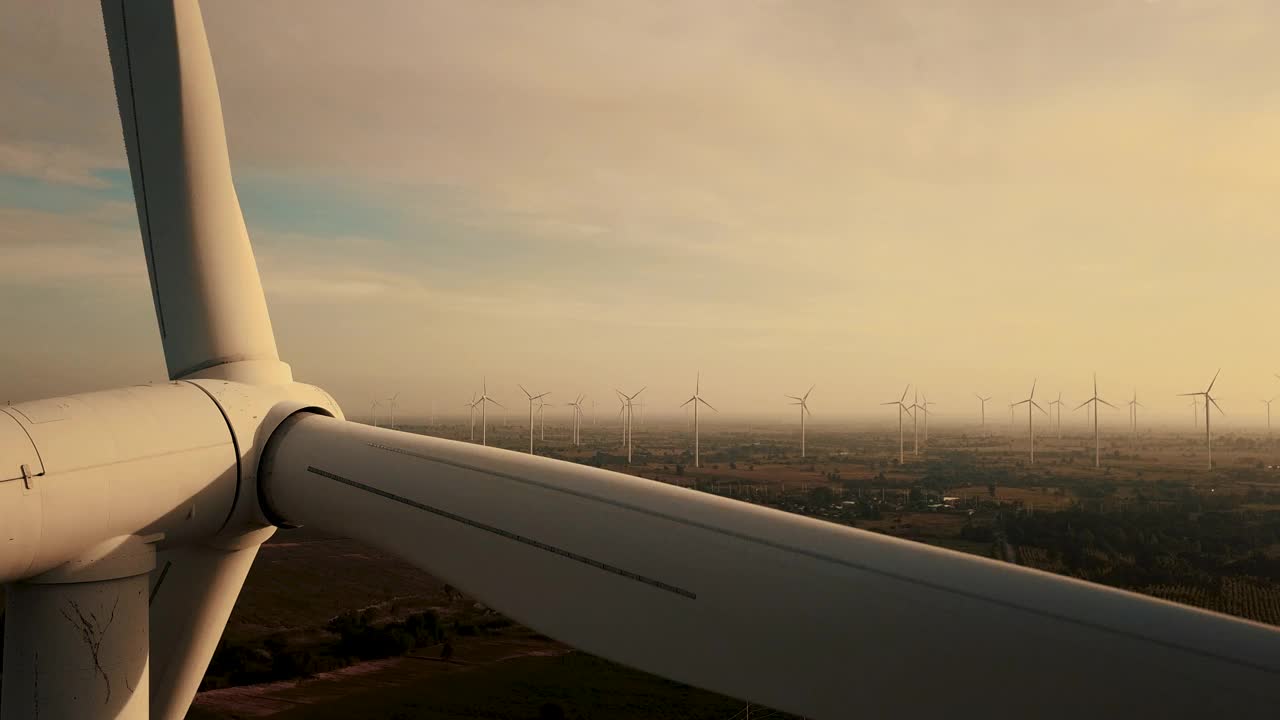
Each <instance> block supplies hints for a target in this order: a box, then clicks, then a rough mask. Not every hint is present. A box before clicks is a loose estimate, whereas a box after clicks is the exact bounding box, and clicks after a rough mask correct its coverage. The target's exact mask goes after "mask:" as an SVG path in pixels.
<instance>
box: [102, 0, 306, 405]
mask: <svg viewBox="0 0 1280 720" xmlns="http://www.w3.org/2000/svg"><path fill="white" fill-rule="evenodd" d="M102 13H103V22H104V25H105V29H106V35H107V47H108V50H109V52H110V56H111V69H112V74H113V76H114V80H115V88H116V105H117V108H118V110H119V115H120V123H121V126H122V128H123V130H124V141H125V152H126V155H127V156H128V160H129V173H130V176H131V178H132V181H133V196H134V200H135V205H136V207H137V211H138V224H139V226H140V229H141V233H142V246H143V250H144V251H145V254H146V259H147V273H148V274H149V275H150V277H151V293H152V300H153V301H154V303H155V311H156V322H157V324H158V325H159V329H160V342H161V344H162V345H163V347H164V357H165V364H166V365H167V366H168V371H169V378H170V379H171V380H177V379H178V378H182V377H187V376H190V375H192V374H195V373H197V372H198V373H200V375H201V376H202V377H220V375H219V373H218V371H217V370H211V368H215V367H217V366H219V365H223V364H229V363H232V362H239V361H258V362H262V363H264V364H268V363H276V364H278V370H277V372H278V373H280V374H282V375H283V377H282V378H281V381H283V382H289V381H290V380H291V379H292V378H291V377H290V374H289V372H288V366H285V365H283V364H279V360H280V356H279V354H278V353H277V350H276V340H275V335H274V333H273V332H272V330H271V318H270V317H269V316H268V314H267V303H266V298H265V296H264V295H263V292H262V282H261V280H260V278H259V277H258V266H257V262H256V261H255V260H254V257H253V248H252V246H251V245H250V244H249V233H248V231H247V230H246V229H245V224H244V216H243V215H242V214H241V212H240V201H239V199H237V197H236V190H235V186H234V185H233V184H232V179H231V164H230V160H229V158H228V155H227V140H226V133H225V131H224V129H223V122H222V103H221V101H220V99H219V98H218V85H217V81H216V79H215V77H214V69H213V60H212V58H211V57H210V54H209V42H208V39H207V37H206V36H205V30H204V22H203V20H202V18H201V16H200V7H199V6H198V5H197V4H196V3H195V2H162V3H103V5H102ZM144 150H145V152H144Z"/></svg>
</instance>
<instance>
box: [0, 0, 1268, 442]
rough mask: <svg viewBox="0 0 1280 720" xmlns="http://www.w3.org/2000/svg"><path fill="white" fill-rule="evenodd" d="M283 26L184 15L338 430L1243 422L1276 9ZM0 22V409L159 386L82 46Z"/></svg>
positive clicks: (587, 15) (282, 16)
mask: <svg viewBox="0 0 1280 720" xmlns="http://www.w3.org/2000/svg"><path fill="white" fill-rule="evenodd" d="M300 7H302V4H300V3H296V2H284V1H283V0H281V1H277V2H250V1H248V0H219V1H218V2H206V3H205V7H204V15H205V22H206V25H207V30H208V35H209V41H210V44H211V47H212V51H213V55H214V64H215V67H216V71H217V73H218V82H219V86H220V89H221V92H222V99H223V110H224V114H225V119H226V126H227V133H228V142H229V146H230V152H231V160H232V166H233V172H234V174H235V180H236V187H237V191H238V193H239V196H240V199H241V204H242V206H243V209H244V213H245V217H246V221H247V224H248V227H249V231H250V235H251V237H252V239H253V242H254V247H255V251H256V253H257V258H258V264H259V267H260V271H261V274H262V280H263V285H264V287H265V290H266V294H267V301H268V305H269V308H270V312H271V317H272V321H273V324H274V327H275V332H276V337H277V341H278V344H279V347H280V352H281V356H282V359H284V360H285V361H286V362H288V363H290V364H291V365H292V367H293V369H294V375H295V377H296V378H297V379H298V380H300V381H303V382H309V383H313V384H317V385H320V386H322V387H324V388H326V389H328V390H329V391H330V392H332V394H333V395H334V396H335V397H336V398H337V400H338V401H339V403H340V404H342V405H343V407H344V408H345V410H346V412H347V414H348V415H349V416H352V417H359V416H362V415H366V414H367V413H368V407H369V403H370V401H371V399H372V398H374V397H386V396H389V395H391V394H392V393H394V392H400V393H401V399H400V410H399V412H400V413H402V414H406V415H412V414H421V413H426V412H428V410H429V409H430V407H431V406H432V403H434V405H435V407H436V411H437V413H438V414H441V415H444V414H446V413H451V412H454V413H460V412H464V411H463V410H462V404H463V403H464V402H465V401H467V400H469V399H470V398H471V395H472V392H473V391H475V390H478V389H479V388H480V386H481V383H482V382H484V381H486V380H487V383H488V386H489V388H490V390H491V393H490V394H492V395H494V396H496V397H497V398H498V399H500V400H502V401H503V402H504V403H506V404H507V405H508V406H509V407H512V408H513V415H514V416H519V415H520V414H521V413H522V412H523V410H521V408H523V406H524V405H523V403H524V401H523V396H522V395H521V394H520V391H519V389H518V388H517V387H516V383H523V384H524V385H525V386H526V387H528V388H529V389H530V390H533V391H535V392H542V391H546V390H550V391H551V392H552V393H553V395H552V396H551V397H550V398H549V399H550V400H552V401H559V402H566V401H568V400H570V399H571V398H572V397H574V396H576V395H577V394H578V393H587V394H588V396H589V397H591V398H594V399H596V400H598V402H599V403H600V407H601V408H610V414H612V412H614V411H616V404H617V403H616V401H615V400H614V399H613V389H614V388H621V389H623V390H626V391H627V392H633V391H635V390H637V389H639V388H640V387H641V386H646V385H647V386H648V389H647V390H646V391H645V397H647V398H648V402H649V412H650V413H655V414H660V413H662V412H664V411H665V412H671V413H673V414H674V413H676V412H678V411H677V410H676V406H677V405H678V404H679V403H680V402H682V401H683V400H684V399H685V398H687V397H688V396H689V395H690V394H691V392H692V390H693V384H694V379H695V375H696V374H697V373H699V372H701V374H702V388H703V392H704V395H705V397H706V398H707V399H708V400H710V401H711V402H712V403H713V404H715V405H716V407H717V408H718V409H720V410H721V417H723V418H730V417H734V416H743V415H747V414H750V415H756V416H760V417H768V418H777V419H779V420H793V419H794V418H793V417H792V416H793V414H794V413H793V410H794V409H793V408H791V407H788V406H787V405H786V402H787V401H786V400H785V398H783V394H799V393H802V392H804V391H805V390H806V389H807V388H808V387H809V386H810V385H816V386H817V389H815V390H814V394H813V396H812V400H811V407H812V410H813V412H814V421H815V422H819V423H820V422H836V421H840V420H843V419H846V418H849V417H851V416H862V417H865V418H868V419H872V420H879V419H881V418H882V419H883V421H884V422H885V423H886V424H891V423H895V422H896V416H895V415H894V414H893V412H892V409H891V408H882V407H880V406H879V405H878V404H877V403H880V402H884V401H889V400H895V399H897V397H898V395H899V394H900V393H901V392H902V388H903V387H904V386H905V385H907V384H908V383H910V384H912V385H913V387H919V388H922V389H923V390H924V391H925V392H927V393H928V396H929V399H930V400H931V401H933V402H936V403H938V404H937V406H936V407H935V412H936V415H935V419H936V421H938V422H945V421H948V420H955V421H966V422H967V421H971V420H972V419H973V418H974V417H976V415H977V401H976V400H975V399H974V398H973V395H972V394H973V393H974V392H981V393H982V394H984V395H991V396H993V397H994V398H995V400H993V403H995V405H997V406H999V407H1000V408H1003V407H1004V405H1005V404H1007V402H1008V401H1009V400H1011V399H1022V398H1024V397H1026V395H1027V392H1028V390H1029V388H1030V385H1031V384H1032V381H1033V380H1035V379H1038V381H1039V385H1038V388H1039V389H1038V391H1037V398H1038V399H1043V400H1048V399H1050V398H1052V397H1056V395H1057V393H1058V392H1059V391H1061V392H1062V393H1063V397H1064V399H1065V400H1066V401H1067V402H1068V403H1069V404H1070V405H1071V406H1073V407H1074V405H1075V404H1077V403H1078V402H1080V401H1082V400H1084V399H1085V398H1087V397H1088V395H1089V390H1090V387H1089V384H1090V382H1091V373H1093V372H1095V371H1096V372H1097V373H1098V379H1099V386H1100V390H1101V394H1102V395H1103V396H1104V397H1106V398H1107V399H1109V400H1111V401H1112V402H1113V403H1116V404H1117V405H1120V404H1122V403H1123V402H1124V401H1127V400H1128V399H1129V396H1130V395H1131V394H1132V393H1133V392H1134V391H1135V390H1136V392H1137V393H1138V397H1139V399H1140V400H1142V401H1143V402H1144V404H1145V405H1146V406H1147V408H1148V410H1149V412H1150V414H1151V417H1153V418H1166V419H1168V420H1169V421H1171V422H1182V421H1184V420H1185V421H1186V422H1185V423H1184V424H1187V425H1190V422H1189V418H1187V417H1186V416H1187V415H1188V414H1189V413H1190V410H1189V409H1187V408H1186V406H1185V401H1186V399H1185V398H1177V397H1174V396H1173V395H1174V394H1175V393H1179V392H1191V391H1197V390H1201V389H1203V387H1204V386H1205V385H1207V384H1208V382H1209V379H1210V377H1212V375H1213V373H1214V372H1215V371H1216V370H1217V369H1218V368H1219V367H1221V368H1222V376H1221V378H1220V379H1219V380H1218V385H1217V387H1216V388H1215V390H1217V391H1218V396H1219V401H1220V402H1221V403H1222V405H1223V407H1224V409H1225V410H1226V411H1227V416H1226V418H1224V419H1223V422H1225V423H1227V424H1228V426H1231V425H1239V426H1245V425H1249V424H1257V423H1260V422H1262V421H1263V418H1264V414H1263V413H1264V409H1263V406H1262V403H1261V402H1259V400H1260V399H1261V398H1264V397H1271V396H1273V395H1277V394H1280V380H1277V379H1276V378H1275V377H1274V373H1276V372H1280V334H1278V333H1277V332H1276V330H1275V328H1274V323H1275V317H1276V311H1277V308H1280V302H1278V301H1280V293H1278V292H1277V290H1276V288H1277V274H1276V273H1277V270H1280V209H1278V208H1280V205H1278V204H1277V202H1276V191H1277V187H1280V81H1278V80H1277V79H1276V74H1275V68H1277V67H1280V4H1278V3H1274V2H1271V1H1270V0H1228V1H1225V2H1223V1H1221V0H1075V1H1073V2H1066V3H1059V2H1030V3H1029V2H1022V1H1020V0H968V1H957V2H951V3H937V2H931V1H928V0H883V1H874V0H873V1H868V2H860V3H849V2H844V1H843V0H833V1H831V2H826V1H820V0H813V1H811V2H810V1H803V0H797V1H794V2H784V1H782V0H702V1H700V2H693V3H689V2H676V1H671V2H645V3H639V2H637V3H616V2H605V1H603V0H602V1H600V2H592V1H588V0H563V1H556V2H550V3H533V4H531V3H524V2H516V1H514V0H513V1H511V2H504V1H499V0H495V1H494V2H485V3H458V2H445V1H441V2H436V1H434V0H433V1H430V2H425V1H424V2H403V1H391V0H379V1H375V2H366V3H362V4H361V9H360V10H359V11H357V10H356V9H354V8H353V6H352V5H351V4H350V3H340V2H308V3H306V4H305V8H306V11H305V12H300V11H299V8H300ZM0 17H4V18H5V22H4V23H2V24H0V98H2V99H3V100H0V105H2V106H3V107H4V111H3V112H0V271H3V277H4V281H3V283H0V328H3V329H4V331H5V336H4V338H3V340H0V400H13V401H21V400H30V399H36V398H40V397H49V396H57V395H63V394H70V393H75V392H85V391H91V390H95V389H105V388H110V387H115V386H119V385H127V384H136V383H145V382H147V381H152V380H163V379H164V378H165V369H164V363H163V358H162V355H161V348H160V341H159V334H158V331H157V329H156V326H155V316H154V310H153V306H152V304H151V301H150V298H149V296H148V292H149V290H148V283H147V279H146V268H145V263H144V259H143V254H142V248H141V241H140V237H139V232H138V222H137V215H136V212H135V210H134V208H133V203H132V191H131V187H130V184H129V180H128V170H127V165H126V160H125V154H124V147H123V143H122V140H121V130H120V125H119V120H118V117H117V115H116V108H115V99H114V94H113V90H112V85H111V75H110V69H109V65H108V60H107V51H106V46H105V41H104V36H103V31H102V27H101V16H100V10H99V9H98V6H97V4H96V3H85V2H79V1H75V0H65V1H64V0H59V1H57V2H48V3H30V2H20V1H19V0H0ZM588 402H589V401H588ZM1277 409H1278V410H1280V407H1278V408H1277ZM566 412H567V411H566ZM602 412H603V411H602ZM1077 415H1082V413H1077ZM1126 418H1127V416H1126V415H1125V413H1124V411H1119V412H1116V413H1114V417H1113V418H1108V417H1107V416H1106V415H1105V414H1104V419H1107V420H1111V421H1112V422H1114V423H1116V424H1118V425H1120V426H1123V425H1124V424H1125V423H1126V422H1127V419H1126ZM1278 418H1280V416H1278Z"/></svg>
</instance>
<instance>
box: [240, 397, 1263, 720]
mask: <svg viewBox="0 0 1280 720" xmlns="http://www.w3.org/2000/svg"><path fill="white" fill-rule="evenodd" d="M261 477H262V483H263V487H262V492H263V497H264V500H265V503H266V505H267V507H268V509H269V511H270V512H271V513H272V514H273V515H274V516H277V517H279V518H281V519H282V520H285V521H288V522H290V523H294V524H303V525H311V526H314V527H316V528H318V529H321V530H324V531H326V532H330V533H334V534H337V535H341V536H344V537H351V538H354V539H356V540H359V541H361V542H365V543H368V544H370V545H372V546H374V547H378V548H380V549H382V550H384V551H387V552H390V553H394V554H397V555H400V556H401V557H403V558H405V559H406V560H408V561H410V562H412V563H413V564H415V565H418V566H419V567H422V568H424V569H426V570H428V571H429V572H431V573H432V574H433V575H435V576H437V577H439V578H441V579H442V580H444V581H446V582H448V583H450V584H452V585H455V586H457V587H459V588H461V589H463V590H464V591H465V592H467V593H468V594H470V595H472V596H474V597H475V598H476V599H477V600H478V601H480V602H482V603H484V604H485V605H487V606H489V607H492V608H494V609H496V610H499V611H500V612H502V613H504V614H506V615H508V616H509V617H511V618H513V619H515V620H516V621H518V622H521V623H523V624H526V625H528V626H530V627H532V628H534V629H536V630H537V631H539V632H542V633H546V634H548V635H550V636H552V637H555V638H558V639H560V640H562V641H564V642H567V643H569V644H571V645H574V646H576V647H579V648H581V649H583V650H585V651H587V652H590V653H594V654H596V655H600V656H602V657H605V658H608V659H611V660H614V661H617V662H621V663H624V664H626V665H629V666H632V667H636V668H639V669H641V670H644V671H647V672H652V673H656V674H659V675H662V676H664V677H667V678H670V679H673V680H677V681H680V682H685V683H689V684H692V685H695V686H699V687H704V688H707V689H710V690H713V691H716V692H720V693H725V694H728V695H731V696H734V697H739V698H743V699H745V700H750V701H752V702H758V703H762V704H766V705H769V706H772V707H774V708H777V709H779V710H782V711H786V712H789V713H796V714H802V715H805V716H807V717H813V718H845V717H848V716H849V713H850V703H851V702H852V701H851V697H850V692H849V677H850V675H849V674H850V672H854V671H856V675H857V678H858V682H859V683H861V684H864V686H865V687H874V688H877V691H876V692H873V693H865V694H862V695H859V696H858V698H857V700H856V702H857V705H858V708H859V712H860V713H864V714H867V715H868V716H870V717H890V716H892V717H921V716H925V715H929V714H934V713H938V714H940V715H942V716H945V715H951V714H954V712H955V708H956V705H955V703H956V698H957V697H965V696H966V694H968V693H971V692H972V690H973V688H974V687H980V686H982V685H984V684H988V683H990V682H991V678H993V677H997V678H1000V682H1001V691H1000V713H999V714H1002V715H1005V716H1009V717H1019V716H1040V717H1043V716H1053V717H1091V718H1092V717H1102V718H1122V717H1125V718H1127V717H1132V714H1133V708H1134V706H1135V705H1134V703H1135V702H1140V703H1141V706H1142V709H1143V713H1144V714H1149V715H1150V716H1152V717H1161V716H1182V717H1185V716H1198V715H1207V716H1214V717H1219V716H1221V717H1243V716H1245V715H1248V716H1251V717H1268V716H1270V715H1271V714H1273V713H1274V710H1275V708H1276V707H1277V703H1280V682H1277V678H1278V677H1280V630H1277V629H1276V628H1272V627H1268V626H1265V625H1261V624H1257V623H1251V622H1247V621H1243V620H1237V619H1234V618H1229V617H1226V616H1223V615H1218V614H1214V613H1210V612H1206V611H1202V610H1196V609H1192V608H1188V607H1183V606H1179V605H1175V604H1172V603H1167V602H1163V601H1160V600H1156V599H1153V598H1148V597H1144V596H1140V595H1136V594H1133V593H1127V592H1123V591H1120V590H1115V589H1112V588H1107V587H1103V586H1100V585H1093V584H1089V583H1085V582H1082V581H1079V580H1074V579H1070V578H1065V577H1060V576H1055V575H1051V574H1048V573H1043V572H1039V571H1036V570H1031V569H1028V568H1023V567H1019V566H1016V565H1013V564H1009V563H1002V562H996V561H993V560H990V559H986V558H980V557H976V556H973V555H968V554H962V553H957V552H953V551H949V550H943V549H940V548H934V547H929V546H926V545H923V544H917V543H912V542H909V541H905V540H899V539H896V538H891V537H886V536H883V535H879V534H876V533H870V532H865V531H861V530H856V529H852V528H848V527H844V526H840V525H837V524H834V523H826V522H822V521H818V520H813V519H809V518H804V517H800V516H796V515H790V514H787V513H783V512H780V511H775V510H771V509H767V508H762V507H758V506H754V505H749V504H745V503H738V502H735V501H733V500H728V499H726V498H720V497H717V496H714V495H710V494H706V493H699V492H696V491H691V490H687V489H683V488H678V487H673V486H670V485H667V484H665V483H658V482H652V481H648V480H643V479H640V478H635V477H631V476H627V475H622V474H619V473H612V472H608V471H604V470H599V469H596V468H589V467H585V466H581V465H576V464H573V463H565V462H560V461H555V460H550V459H547V458H539V457H536V456H529V455H525V454H520V453H512V452H508V451H504V450H497V449H493V448H482V447H474V446H470V445H468V444H465V443H458V442H452V441H447V440H440V439H437V438H430V437H426V436H419V435H411V434H408V433H398V432H395V431H390V430H380V429H377V428H371V427H366V426H359V425H355V424H351V423H346V422H344V421H340V420H334V419H330V418H327V417H321V416H318V415H310V416H308V415H306V414H300V415H296V416H294V418H293V419H291V420H289V421H287V422H286V424H285V425H283V426H282V428H281V429H280V430H278V431H277V432H276V435H275V436H274V437H273V438H272V440H271V442H270V444H269V446H268V449H267V451H266V454H265V456H264V459H263V465H262V474H261ZM495 498H501V499H502V502H495ZM566 518H573V522H566V521H565V519H566ZM620 618H626V621H625V622H621V621H620ZM850 638H857V640H858V641H857V642H851V641H850ZM957 647H961V648H964V649H965V660H964V662H961V663H957V662H955V653H954V649H955V648H957ZM1046 648H1049V649H1051V652H1046ZM922 677H927V678H929V684H930V691H929V692H919V691H918V690H919V682H920V678H922ZM1063 687H1073V688H1087V689H1088V691H1087V692H1072V693H1060V692H1059V693H1057V694H1055V695H1054V696H1053V697H1052V699H1051V700H1047V699H1046V693H1049V692H1051V691H1053V690H1054V689H1055V688H1056V689H1060V688H1063ZM1135 698H1137V700H1135Z"/></svg>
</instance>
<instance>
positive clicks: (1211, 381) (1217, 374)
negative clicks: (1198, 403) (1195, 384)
mask: <svg viewBox="0 0 1280 720" xmlns="http://www.w3.org/2000/svg"><path fill="white" fill-rule="evenodd" d="M1221 374H1222V368H1218V372H1216V373H1214V374H1213V379H1212V380H1210V381H1209V387H1207V388H1205V390H1204V391H1205V393H1206V394H1208V393H1211V392H1213V384H1214V383H1216V382H1218V376H1219V375H1221Z"/></svg>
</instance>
